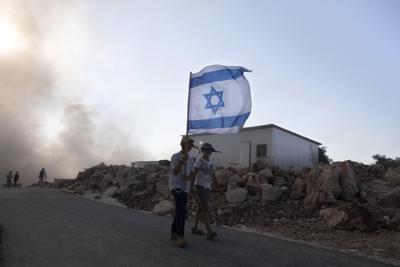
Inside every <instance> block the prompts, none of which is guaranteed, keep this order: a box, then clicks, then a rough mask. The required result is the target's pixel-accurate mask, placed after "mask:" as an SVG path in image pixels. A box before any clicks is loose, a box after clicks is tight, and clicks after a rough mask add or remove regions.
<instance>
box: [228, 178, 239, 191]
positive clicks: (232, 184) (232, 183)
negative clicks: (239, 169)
mask: <svg viewBox="0 0 400 267" xmlns="http://www.w3.org/2000/svg"><path fill="white" fill-rule="evenodd" d="M240 180H241V178H240V177H239V176H238V175H236V174H234V175H232V176H230V177H229V178H228V185H227V186H228V190H231V189H235V188H237V187H238V183H239V182H240Z"/></svg>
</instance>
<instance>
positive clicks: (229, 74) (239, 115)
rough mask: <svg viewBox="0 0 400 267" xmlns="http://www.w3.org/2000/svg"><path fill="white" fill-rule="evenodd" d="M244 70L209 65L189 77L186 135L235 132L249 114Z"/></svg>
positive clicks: (246, 70) (248, 90)
mask: <svg viewBox="0 0 400 267" xmlns="http://www.w3.org/2000/svg"><path fill="white" fill-rule="evenodd" d="M244 72H250V71H249V70H248V69H246V68H243V67H228V66H222V65H213V66H208V67H205V68H204V69H202V70H201V71H200V72H198V73H193V74H191V77H190V85H189V121H188V132H189V133H190V134H200V133H216V134H225V133H237V132H238V131H239V129H240V128H242V127H243V125H244V123H245V122H246V120H247V118H248V117H249V115H250V112H251V94H250V85H249V82H248V81H247V79H246V77H245V76H244Z"/></svg>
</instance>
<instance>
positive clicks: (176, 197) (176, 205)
mask: <svg viewBox="0 0 400 267" xmlns="http://www.w3.org/2000/svg"><path fill="white" fill-rule="evenodd" d="M171 193H172V196H173V197H174V201H175V214H174V219H173V221H172V225H171V238H172V239H174V237H173V236H172V235H176V233H177V232H176V231H177V230H176V220H177V218H176V211H177V210H178V201H179V200H178V196H177V193H176V192H175V190H172V191H171Z"/></svg>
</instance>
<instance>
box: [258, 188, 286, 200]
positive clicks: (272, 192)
mask: <svg viewBox="0 0 400 267" xmlns="http://www.w3.org/2000/svg"><path fill="white" fill-rule="evenodd" d="M261 194H262V200H263V202H265V203H270V202H274V201H276V200H277V199H278V198H279V197H280V196H281V195H282V192H281V190H280V189H279V188H278V187H275V186H272V185H270V184H262V185H261Z"/></svg>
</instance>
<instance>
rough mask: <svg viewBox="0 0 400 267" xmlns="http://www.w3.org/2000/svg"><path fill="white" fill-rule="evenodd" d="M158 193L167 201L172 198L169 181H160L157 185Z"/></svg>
mask: <svg viewBox="0 0 400 267" xmlns="http://www.w3.org/2000/svg"><path fill="white" fill-rule="evenodd" d="M156 188H157V192H158V193H159V194H160V195H161V196H162V197H163V198H165V199H168V198H169V197H170V191H169V185H168V182H167V181H159V182H157V183H156Z"/></svg>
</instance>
